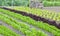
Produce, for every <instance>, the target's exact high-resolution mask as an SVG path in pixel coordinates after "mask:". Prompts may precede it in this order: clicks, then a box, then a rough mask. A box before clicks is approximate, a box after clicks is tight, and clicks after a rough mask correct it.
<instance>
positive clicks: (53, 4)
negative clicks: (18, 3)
mask: <svg viewBox="0 0 60 36" xmlns="http://www.w3.org/2000/svg"><path fill="white" fill-rule="evenodd" d="M43 5H44V6H45V7H48V6H60V1H43Z"/></svg>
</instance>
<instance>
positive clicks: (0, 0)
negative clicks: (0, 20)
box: [0, 0, 29, 6]
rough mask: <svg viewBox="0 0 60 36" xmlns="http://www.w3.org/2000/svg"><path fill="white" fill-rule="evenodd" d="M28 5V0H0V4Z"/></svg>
mask: <svg viewBox="0 0 60 36" xmlns="http://www.w3.org/2000/svg"><path fill="white" fill-rule="evenodd" d="M12 1H13V3H12ZM28 5H29V0H0V6H28Z"/></svg>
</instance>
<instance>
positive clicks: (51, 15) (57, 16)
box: [11, 7, 60, 22]
mask: <svg viewBox="0 0 60 36" xmlns="http://www.w3.org/2000/svg"><path fill="white" fill-rule="evenodd" d="M11 9H14V10H18V11H25V12H26V13H31V14H34V15H36V16H40V17H43V18H46V19H49V20H54V21H56V22H59V21H60V13H56V12H52V11H47V10H41V9H35V8H29V7H14V8H11Z"/></svg>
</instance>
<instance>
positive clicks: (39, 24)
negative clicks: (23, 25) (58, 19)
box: [0, 9, 60, 36]
mask: <svg viewBox="0 0 60 36" xmlns="http://www.w3.org/2000/svg"><path fill="white" fill-rule="evenodd" d="M2 10H4V9H0V11H1V12H2V13H4V14H7V15H9V16H12V17H15V18H17V19H20V20H22V21H24V22H27V23H29V24H32V25H34V26H37V27H39V28H41V29H44V30H46V31H48V32H50V33H52V34H54V35H55V36H57V35H58V34H60V30H59V29H57V28H56V27H55V26H51V25H48V24H47V23H43V22H41V21H35V20H33V19H32V18H30V17H27V16H23V15H21V14H17V13H14V12H10V11H8V10H4V11H2ZM7 11H8V12H7ZM18 16H19V17H18ZM27 19H28V20H27Z"/></svg>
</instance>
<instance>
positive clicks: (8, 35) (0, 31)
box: [0, 25, 20, 36]
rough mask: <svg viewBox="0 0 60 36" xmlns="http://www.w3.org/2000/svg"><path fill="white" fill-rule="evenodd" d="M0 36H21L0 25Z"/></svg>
mask: <svg viewBox="0 0 60 36" xmlns="http://www.w3.org/2000/svg"><path fill="white" fill-rule="evenodd" d="M0 34H2V35H4V36H20V35H18V34H16V33H15V32H13V31H12V30H10V29H8V28H7V27H5V26H2V25H0Z"/></svg>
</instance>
